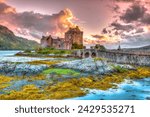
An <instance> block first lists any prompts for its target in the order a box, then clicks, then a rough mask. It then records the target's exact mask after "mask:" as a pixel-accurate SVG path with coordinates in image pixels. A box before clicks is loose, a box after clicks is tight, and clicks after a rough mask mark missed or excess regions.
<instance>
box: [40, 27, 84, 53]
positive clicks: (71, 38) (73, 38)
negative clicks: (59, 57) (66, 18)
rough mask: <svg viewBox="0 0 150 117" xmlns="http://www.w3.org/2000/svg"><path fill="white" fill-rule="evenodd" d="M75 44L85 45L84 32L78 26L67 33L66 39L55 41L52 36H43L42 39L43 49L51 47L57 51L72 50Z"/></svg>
mask: <svg viewBox="0 0 150 117" xmlns="http://www.w3.org/2000/svg"><path fill="white" fill-rule="evenodd" d="M73 44H77V45H83V32H82V31H81V30H80V29H79V27H78V26H76V27H75V28H70V29H69V30H68V31H67V32H66V33H65V38H59V37H58V38H57V39H54V38H52V36H51V35H50V36H47V37H45V36H43V37H42V39H41V46H42V47H43V48H46V47H51V48H55V49H68V50H70V49H72V46H73Z"/></svg>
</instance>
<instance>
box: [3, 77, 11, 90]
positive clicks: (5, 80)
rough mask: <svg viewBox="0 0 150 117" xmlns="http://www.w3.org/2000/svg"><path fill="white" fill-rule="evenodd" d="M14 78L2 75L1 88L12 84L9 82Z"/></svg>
mask: <svg viewBox="0 0 150 117" xmlns="http://www.w3.org/2000/svg"><path fill="white" fill-rule="evenodd" d="M12 80H13V78H11V77H8V76H0V90H2V89H4V88H6V87H8V86H10V84H9V82H10V81H12Z"/></svg>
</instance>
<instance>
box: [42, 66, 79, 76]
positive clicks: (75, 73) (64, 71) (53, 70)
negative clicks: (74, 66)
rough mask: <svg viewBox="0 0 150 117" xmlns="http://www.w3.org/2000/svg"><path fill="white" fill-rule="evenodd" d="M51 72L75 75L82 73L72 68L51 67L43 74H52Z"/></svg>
mask: <svg viewBox="0 0 150 117" xmlns="http://www.w3.org/2000/svg"><path fill="white" fill-rule="evenodd" d="M51 73H56V74H58V75H73V76H78V75H79V74H80V73H79V72H76V71H74V70H71V69H58V68H51V69H47V70H45V71H43V74H51Z"/></svg>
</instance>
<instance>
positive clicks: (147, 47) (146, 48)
mask: <svg viewBox="0 0 150 117" xmlns="http://www.w3.org/2000/svg"><path fill="white" fill-rule="evenodd" d="M139 49H142V50H150V45H148V46H144V47H141V48H139Z"/></svg>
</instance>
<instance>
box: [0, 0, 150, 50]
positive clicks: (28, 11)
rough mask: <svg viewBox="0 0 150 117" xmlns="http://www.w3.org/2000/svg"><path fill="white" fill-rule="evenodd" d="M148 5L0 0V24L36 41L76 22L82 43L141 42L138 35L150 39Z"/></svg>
mask: <svg viewBox="0 0 150 117" xmlns="http://www.w3.org/2000/svg"><path fill="white" fill-rule="evenodd" d="M33 4H34V6H33ZM23 6H24V7H23ZM25 6H28V7H25ZM149 7H150V0H146V1H145V0H129V1H128V2H127V1H126V0H119V1H118V0H105V1H104V0H94V1H91V0H82V1H80V0H76V1H72V2H71V0H57V1H54V0H44V1H43V0H39V1H38V2H37V1H36V0H30V1H26V0H21V1H20V0H6V1H5V0H0V24H1V25H4V26H7V27H8V28H9V29H10V30H12V31H13V32H14V33H15V34H16V35H18V36H21V37H26V38H28V39H31V40H36V41H38V42H39V40H40V39H41V37H42V35H52V36H54V37H64V33H65V32H66V31H67V30H68V29H69V28H70V27H75V26H76V25H78V26H79V27H80V29H81V30H83V31H84V40H85V41H84V43H85V44H86V45H90V44H104V45H106V46H107V47H108V48H114V47H116V46H118V41H120V40H121V43H122V45H123V46H124V47H128V46H129V45H132V46H137V45H139V46H143V43H142V45H141V43H140V39H139V38H143V39H144V40H145V43H144V45H146V44H148V43H150V39H149V36H150V11H149ZM145 34H146V35H145ZM92 35H97V36H92ZM137 36H138V38H137ZM98 37H100V38H98ZM133 40H134V41H133ZM135 40H136V41H135ZM128 43H129V44H128Z"/></svg>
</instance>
